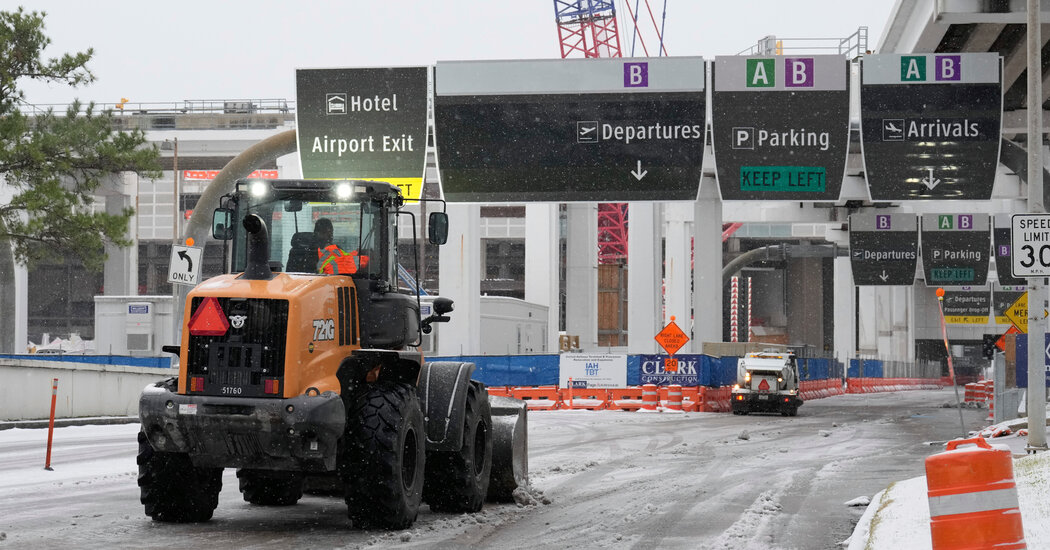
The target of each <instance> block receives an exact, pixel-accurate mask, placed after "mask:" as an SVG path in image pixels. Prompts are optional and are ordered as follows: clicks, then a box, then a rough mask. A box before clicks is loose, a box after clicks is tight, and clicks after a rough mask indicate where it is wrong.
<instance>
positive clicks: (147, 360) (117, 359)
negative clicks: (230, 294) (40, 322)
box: [0, 353, 171, 369]
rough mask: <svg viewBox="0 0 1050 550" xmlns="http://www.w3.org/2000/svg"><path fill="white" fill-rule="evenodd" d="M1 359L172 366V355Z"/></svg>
mask: <svg viewBox="0 0 1050 550" xmlns="http://www.w3.org/2000/svg"><path fill="white" fill-rule="evenodd" d="M0 359H19V360H23V361H52V362H56V363H89V364H92V365H119V366H123V367H148V368H156V369H169V368H171V358H170V357H130V356H127V355H81V354H79V353H69V354H62V353H56V354H50V353H48V354H38V353H20V354H0Z"/></svg>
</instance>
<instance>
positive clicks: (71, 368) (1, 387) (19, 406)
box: [0, 358, 178, 420]
mask: <svg viewBox="0 0 1050 550" xmlns="http://www.w3.org/2000/svg"><path fill="white" fill-rule="evenodd" d="M177 373H178V372H177V371H176V370H175V369H170V368H157V367H138V366H130V365H112V364H96V363H78V362H73V361H69V360H68V358H67V360H65V361H46V360H26V359H6V358H0V420H37V419H43V418H47V417H48V415H49V413H50V410H51V380H52V379H53V378H58V401H57V403H56V406H55V417H56V418H76V417H85V416H137V415H138V407H139V394H140V393H141V392H142V388H144V387H146V385H147V384H152V383H153V382H156V381H158V380H163V379H165V378H168V377H171V376H175V375H176V374H177Z"/></svg>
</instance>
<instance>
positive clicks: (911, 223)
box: [849, 213, 919, 286]
mask: <svg viewBox="0 0 1050 550" xmlns="http://www.w3.org/2000/svg"><path fill="white" fill-rule="evenodd" d="M849 250H850V254H849V259H850V267H851V268H852V270H853V284H855V285H906V286H911V284H912V283H914V282H915V266H916V265H917V264H918V260H919V219H918V218H917V217H916V216H915V214H890V213H886V214H853V215H851V216H850V217H849Z"/></svg>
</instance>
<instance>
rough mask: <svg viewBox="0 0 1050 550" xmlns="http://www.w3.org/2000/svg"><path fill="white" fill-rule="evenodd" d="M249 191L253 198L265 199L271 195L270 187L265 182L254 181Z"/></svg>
mask: <svg viewBox="0 0 1050 550" xmlns="http://www.w3.org/2000/svg"><path fill="white" fill-rule="evenodd" d="M248 191H249V192H250V193H251V194H252V196H253V197H265V196H266V195H268V194H269V193H270V185H269V184H267V183H266V182H264V181H253V182H252V183H251V185H249V186H248Z"/></svg>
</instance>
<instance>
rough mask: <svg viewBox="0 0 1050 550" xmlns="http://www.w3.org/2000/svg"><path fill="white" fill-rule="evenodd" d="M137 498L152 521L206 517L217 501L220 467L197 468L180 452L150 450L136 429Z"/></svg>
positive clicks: (189, 521) (144, 438)
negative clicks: (137, 446)
mask: <svg viewBox="0 0 1050 550" xmlns="http://www.w3.org/2000/svg"><path fill="white" fill-rule="evenodd" d="M136 461H137V462H138V465H139V478H138V483H139V500H140V501H141V502H142V504H144V505H145V507H146V515H147V516H149V517H151V518H153V520H154V521H164V522H172V523H191V522H200V521H208V520H209V519H211V516H212V514H213V513H214V512H215V507H216V506H218V505H219V491H221V490H222V468H197V467H195V466H193V463H191V462H190V457H189V455H187V454H184V453H163V452H157V451H154V450H153V447H152V446H151V445H150V444H149V440H148V439H147V438H146V434H145V433H143V432H139V454H138V457H137V458H136Z"/></svg>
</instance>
